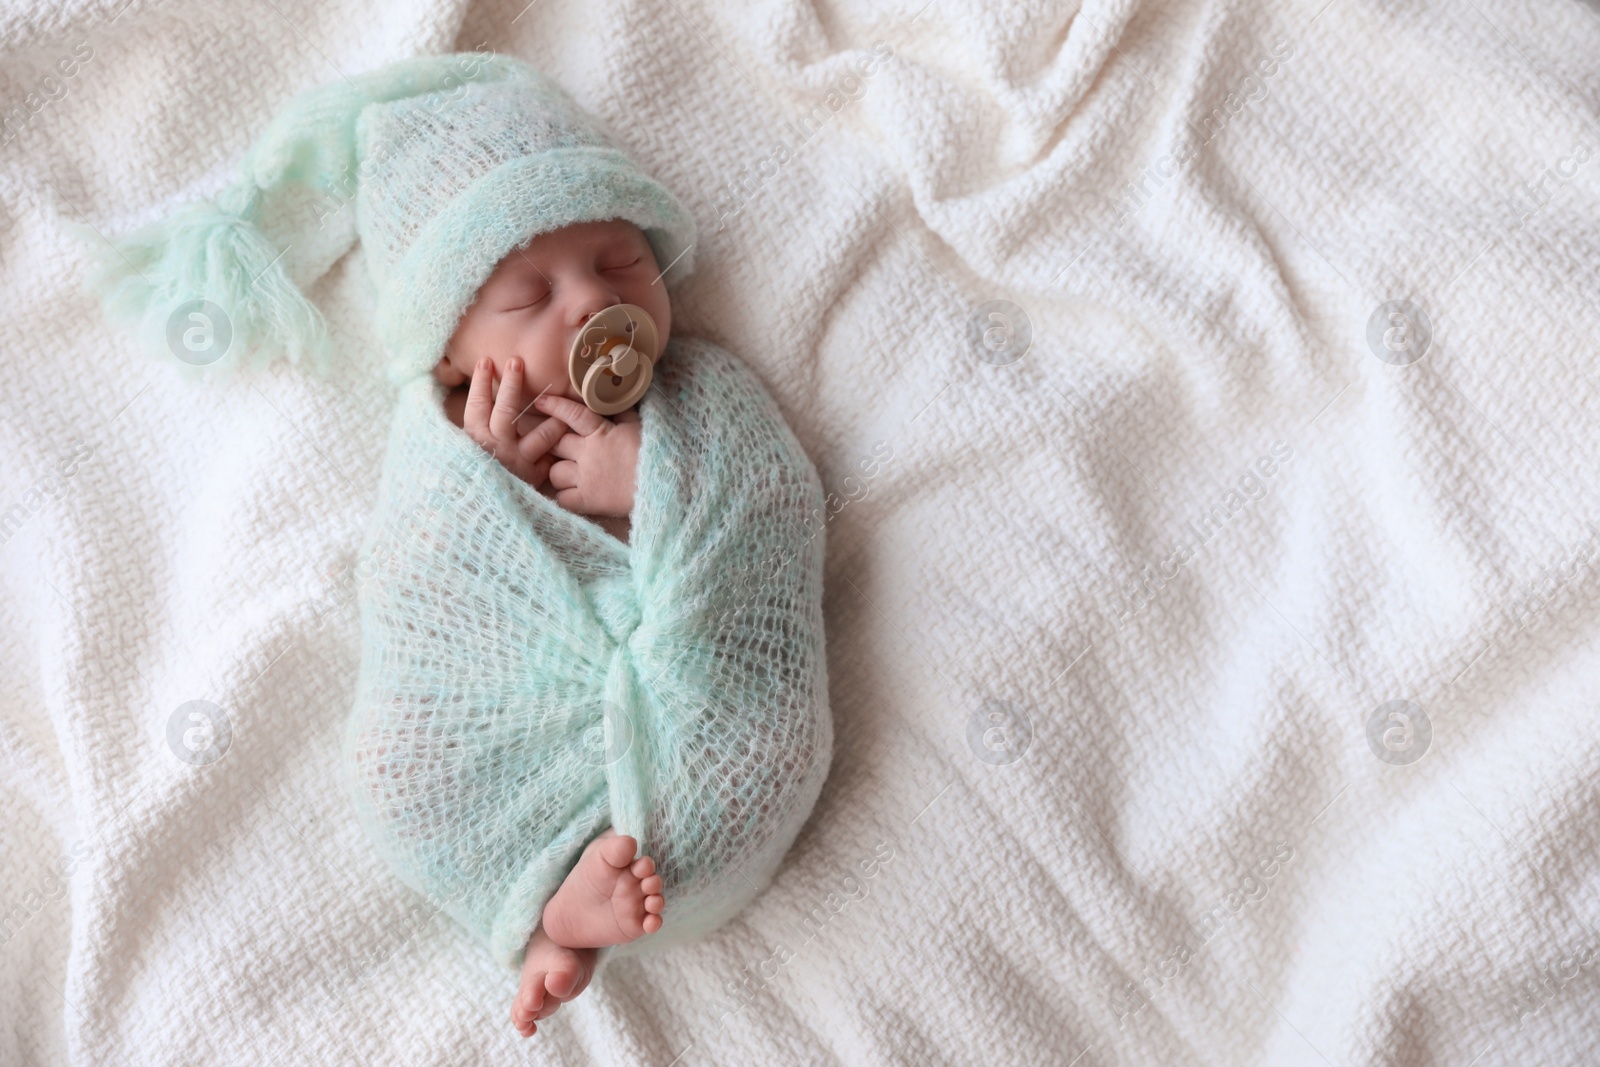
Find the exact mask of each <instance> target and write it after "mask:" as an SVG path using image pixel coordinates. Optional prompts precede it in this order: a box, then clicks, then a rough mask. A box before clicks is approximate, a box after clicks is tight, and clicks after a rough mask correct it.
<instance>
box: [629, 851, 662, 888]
mask: <svg viewBox="0 0 1600 1067" xmlns="http://www.w3.org/2000/svg"><path fill="white" fill-rule="evenodd" d="M628 870H630V871H632V872H633V876H634V877H635V878H638V879H640V880H641V881H642V880H644V879H646V878H649V877H650V876H651V875H652V874H655V873H656V861H655V860H653V859H651V858H650V857H649V856H640V857H639V858H638V859H636V860H634V861H633V866H632V867H629V868H628ZM645 892H649V890H646V891H645Z"/></svg>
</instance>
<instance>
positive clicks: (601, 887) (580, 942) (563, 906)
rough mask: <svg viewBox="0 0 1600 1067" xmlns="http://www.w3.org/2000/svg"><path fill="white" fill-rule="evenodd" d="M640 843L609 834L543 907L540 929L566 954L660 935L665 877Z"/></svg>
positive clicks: (593, 845) (585, 855)
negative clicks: (641, 852) (641, 851)
mask: <svg viewBox="0 0 1600 1067" xmlns="http://www.w3.org/2000/svg"><path fill="white" fill-rule="evenodd" d="M638 848H639V843H638V842H637V841H635V840H634V839H633V838H631V837H629V836H627V835H626V834H619V833H617V832H616V831H615V830H612V829H608V830H606V832H605V833H603V834H601V835H600V836H599V837H597V838H595V839H594V840H593V841H591V842H589V846H588V847H587V848H585V849H584V850H583V855H581V856H579V857H578V862H577V864H576V865H574V866H573V868H572V870H571V871H570V872H568V874H567V878H566V881H564V882H562V883H561V888H559V889H557V890H556V892H555V895H554V896H552V897H551V898H550V899H549V900H548V901H547V902H546V903H545V906H544V914H543V916H542V918H541V919H540V923H541V925H542V927H543V928H544V930H545V931H546V932H547V933H548V934H549V935H550V940H551V941H553V942H555V943H556V944H557V945H563V946H565V947H567V948H605V947H606V946H608V945H621V944H625V943H627V942H629V941H632V940H634V939H636V938H639V937H642V936H644V935H645V934H649V933H654V932H655V931H657V930H659V929H661V912H662V909H664V908H665V907H666V900H665V898H663V897H662V896H661V876H660V875H658V874H656V864H655V861H654V860H652V859H651V858H650V857H649V856H641V857H639V858H638V859H635V858H634V853H635V852H637V851H638Z"/></svg>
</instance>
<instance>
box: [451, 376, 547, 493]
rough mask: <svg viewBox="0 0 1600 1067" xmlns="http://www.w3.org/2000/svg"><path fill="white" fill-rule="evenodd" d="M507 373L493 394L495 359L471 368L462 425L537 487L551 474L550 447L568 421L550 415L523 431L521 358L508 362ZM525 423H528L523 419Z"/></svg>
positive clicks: (508, 465) (512, 471) (516, 473)
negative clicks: (494, 394) (497, 390)
mask: <svg viewBox="0 0 1600 1067" xmlns="http://www.w3.org/2000/svg"><path fill="white" fill-rule="evenodd" d="M506 372H507V376H506V377H505V378H504V379H502V380H501V382H500V393H499V395H498V396H494V397H492V398H491V396H490V394H489V386H490V385H491V379H493V378H494V375H495V370H494V361H493V360H489V359H480V360H478V365H477V366H476V367H474V368H473V369H472V387H471V388H470V389H469V390H468V391H467V403H466V407H465V408H463V409H462V412H461V428H462V429H463V430H465V431H467V436H468V437H470V438H472V439H473V440H474V441H476V442H477V443H478V444H480V445H482V446H483V448H484V450H485V451H487V452H488V453H489V454H490V455H492V456H494V458H495V459H497V460H499V461H500V464H501V466H503V467H505V469H506V470H508V471H510V472H511V473H512V474H514V475H516V476H517V477H518V478H521V479H522V480H523V481H525V482H527V483H528V484H529V485H531V486H533V487H534V488H535V489H537V488H539V487H540V486H541V485H543V484H544V481H545V479H546V478H548V477H549V476H550V467H551V465H552V464H554V463H555V460H554V459H553V458H552V457H551V456H550V455H549V452H550V449H551V448H552V447H553V446H554V445H555V443H556V442H557V441H559V440H560V439H561V435H562V434H564V433H566V432H567V425H566V424H565V423H564V422H562V421H561V420H560V419H554V418H547V419H545V420H543V421H542V422H540V423H539V425H537V426H535V427H534V428H533V429H531V430H528V431H527V432H526V433H524V432H522V428H521V426H519V425H518V424H519V422H522V420H520V419H519V418H518V416H519V415H521V414H522V411H523V406H524V405H523V401H522V393H523V374H522V360H521V359H512V360H511V361H510V362H509V363H507V364H506ZM524 425H525V423H524Z"/></svg>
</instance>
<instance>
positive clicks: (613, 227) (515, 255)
mask: <svg viewBox="0 0 1600 1067" xmlns="http://www.w3.org/2000/svg"><path fill="white" fill-rule="evenodd" d="M643 237H644V231H643V230H641V229H639V227H637V226H635V225H634V224H633V223H631V222H628V221H627V220H626V219H610V220H608V221H606V222H604V223H593V222H575V223H572V224H571V225H569V226H562V227H560V228H559V229H555V230H550V231H549V232H547V233H541V234H538V235H537V236H535V237H533V238H532V239H531V240H529V241H528V242H527V243H525V244H523V245H522V246H521V247H519V248H514V249H512V250H511V251H510V252H508V253H507V254H506V256H505V257H504V258H503V259H501V260H500V262H499V263H498V264H497V265H496V267H495V270H496V272H497V273H498V272H500V271H502V270H504V271H513V270H518V269H522V270H527V269H531V268H532V267H533V266H534V261H535V260H537V259H539V258H542V257H549V256H569V255H598V254H601V253H603V252H606V251H608V250H610V249H619V248H627V247H631V246H632V245H634V244H636V243H637V242H638V241H639V240H640V239H642V238H643Z"/></svg>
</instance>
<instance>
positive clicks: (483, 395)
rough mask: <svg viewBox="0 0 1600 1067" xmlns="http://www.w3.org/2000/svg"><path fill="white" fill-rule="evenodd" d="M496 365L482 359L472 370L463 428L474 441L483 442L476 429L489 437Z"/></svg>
mask: <svg viewBox="0 0 1600 1067" xmlns="http://www.w3.org/2000/svg"><path fill="white" fill-rule="evenodd" d="M493 379H494V363H493V362H492V361H491V360H487V359H480V360H478V365H477V366H475V367H473V368H472V385H471V386H470V387H469V388H468V389H467V403H466V405H465V406H464V407H463V408H462V409H461V428H462V429H463V430H466V431H467V433H468V434H472V439H473V440H474V441H478V442H479V443H480V444H481V443H482V441H481V440H480V439H479V436H478V435H477V434H473V430H474V429H478V430H480V431H481V432H482V433H483V434H484V435H487V433H488V429H489V410H490V408H492V407H493V406H494V397H493V395H492V394H491V388H492V386H493V384H494V382H493Z"/></svg>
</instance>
